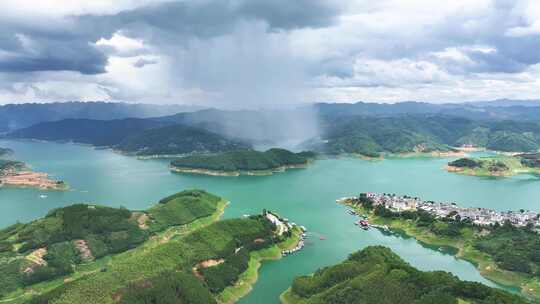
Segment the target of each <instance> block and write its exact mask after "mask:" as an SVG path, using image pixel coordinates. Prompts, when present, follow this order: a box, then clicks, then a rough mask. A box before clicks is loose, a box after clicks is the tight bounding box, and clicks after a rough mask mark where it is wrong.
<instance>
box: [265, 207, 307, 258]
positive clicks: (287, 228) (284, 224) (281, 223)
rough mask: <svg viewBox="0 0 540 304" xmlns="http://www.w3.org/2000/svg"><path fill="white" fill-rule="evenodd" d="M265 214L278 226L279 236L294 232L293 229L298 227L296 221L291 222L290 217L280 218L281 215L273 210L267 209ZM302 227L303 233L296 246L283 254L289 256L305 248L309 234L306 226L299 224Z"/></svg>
mask: <svg viewBox="0 0 540 304" xmlns="http://www.w3.org/2000/svg"><path fill="white" fill-rule="evenodd" d="M264 216H265V217H266V218H267V219H268V220H269V221H270V222H271V223H272V224H274V225H275V226H276V234H277V235H278V236H283V234H285V233H287V232H292V229H293V228H294V227H296V226H297V225H296V223H291V222H289V220H288V219H283V218H280V217H279V216H277V215H276V214H274V213H272V212H269V211H266V212H264ZM298 227H299V228H300V230H301V231H302V234H301V235H300V239H299V241H298V243H297V244H296V246H295V247H294V248H292V249H289V250H283V251H282V252H281V254H282V255H283V256H287V255H289V254H293V253H295V252H297V251H300V250H302V249H303V248H304V246H305V239H306V238H307V234H306V231H307V229H306V227H304V226H298Z"/></svg>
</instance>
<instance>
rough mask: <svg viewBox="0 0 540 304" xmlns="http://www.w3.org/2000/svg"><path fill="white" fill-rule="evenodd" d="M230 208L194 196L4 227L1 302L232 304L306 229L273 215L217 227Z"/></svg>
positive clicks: (82, 210) (59, 212) (90, 208)
mask: <svg viewBox="0 0 540 304" xmlns="http://www.w3.org/2000/svg"><path fill="white" fill-rule="evenodd" d="M226 205H227V202H226V201H225V200H223V199H222V198H220V197H218V196H215V195H213V194H210V193H208V192H205V191H203V190H186V191H182V192H179V193H177V194H174V195H171V196H169V197H166V198H164V199H162V200H160V201H159V202H158V203H157V204H156V205H154V206H152V207H150V208H149V209H147V210H141V211H132V210H127V209H125V208H111V207H105V206H99V205H88V204H76V205H72V206H68V207H64V208H58V209H55V210H52V211H51V212H49V213H48V214H47V216H45V217H44V218H42V219H38V220H36V221H33V222H31V223H28V224H15V225H13V226H10V227H8V228H6V229H3V230H0V271H2V276H1V277H0V286H2V288H1V290H0V302H2V303H12V304H15V303H59V304H61V303H69V304H77V303H110V304H113V303H124V304H128V303H129V304H139V303H141V304H142V303H162V300H163V299H167V300H174V301H176V302H181V303H217V302H219V303H229V302H233V301H235V300H236V299H238V298H240V297H241V296H243V295H245V294H246V293H247V292H249V290H250V286H251V285H252V284H253V283H254V282H255V280H256V275H257V269H258V267H259V266H260V263H261V261H263V260H265V259H278V258H281V257H282V254H281V252H282V251H286V250H290V249H292V248H295V247H296V246H297V244H298V243H299V242H300V240H301V234H302V230H301V229H300V228H299V227H298V226H296V225H294V224H292V223H288V222H287V221H286V220H284V219H282V218H281V217H279V216H278V215H276V214H274V213H271V212H268V211H263V213H262V214H259V215H252V216H247V217H245V218H242V219H229V220H222V221H218V219H219V217H220V216H221V214H222V213H223V211H224V208H225V207H226Z"/></svg>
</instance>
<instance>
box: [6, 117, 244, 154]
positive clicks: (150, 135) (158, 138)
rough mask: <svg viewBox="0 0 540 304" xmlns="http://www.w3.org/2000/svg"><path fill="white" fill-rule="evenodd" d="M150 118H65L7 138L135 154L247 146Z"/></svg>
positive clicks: (199, 130) (15, 132) (219, 136)
mask: <svg viewBox="0 0 540 304" xmlns="http://www.w3.org/2000/svg"><path fill="white" fill-rule="evenodd" d="M169 124H170V123H169V122H163V121H159V120H154V119H140V118H127V119H117V120H93V119H66V120H61V121H56V122H45V123H40V124H37V125H35V126H32V127H29V128H25V129H20V130H16V131H14V132H11V133H9V134H8V135H7V137H9V138H27V139H38V140H50V141H70V142H76V143H83V144H91V145H95V146H106V147H113V148H116V149H118V150H121V151H123V152H127V153H133V154H137V155H157V154H161V155H163V154H186V153H194V152H212V153H216V152H223V151H231V150H237V149H246V148H249V147H250V146H249V145H247V144H245V143H242V142H240V141H237V140H232V139H229V138H226V137H225V136H222V135H218V134H215V133H211V132H209V131H206V130H203V129H198V128H194V127H189V126H184V125H169Z"/></svg>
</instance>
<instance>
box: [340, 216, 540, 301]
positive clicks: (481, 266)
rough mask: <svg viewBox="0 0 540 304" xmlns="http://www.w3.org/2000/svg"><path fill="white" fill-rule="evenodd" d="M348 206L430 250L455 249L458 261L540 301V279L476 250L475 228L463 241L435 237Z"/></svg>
mask: <svg viewBox="0 0 540 304" xmlns="http://www.w3.org/2000/svg"><path fill="white" fill-rule="evenodd" d="M348 206H349V207H351V208H353V209H355V210H356V211H357V212H358V213H359V214H368V215H369V221H370V223H372V224H378V225H387V226H388V227H389V228H390V229H391V230H392V231H396V232H398V233H403V234H405V235H407V236H410V237H413V238H415V239H416V240H418V241H419V242H421V243H423V244H425V245H427V246H430V247H449V248H451V249H454V250H455V251H456V253H455V256H456V257H457V258H460V259H463V260H466V261H468V262H471V263H472V264H474V265H475V266H476V268H477V269H478V271H479V272H480V274H481V275H482V276H483V277H485V278H487V279H488V280H490V281H493V282H495V283H497V284H500V285H504V286H509V287H514V288H518V289H521V290H522V294H523V295H524V296H526V297H528V298H530V299H533V300H535V301H540V283H539V282H540V281H539V280H538V278H536V279H535V278H533V277H531V276H529V275H527V274H523V273H518V272H512V271H507V270H503V269H500V268H499V267H498V266H497V264H496V263H495V262H494V261H493V259H492V258H491V257H490V256H489V255H488V254H486V253H483V252H481V251H479V250H478V249H476V248H474V246H473V243H474V240H475V237H476V235H475V231H474V230H473V229H472V228H463V229H462V230H461V237H443V236H438V235H435V234H434V233H432V232H431V231H430V230H429V228H426V227H418V226H417V225H415V223H414V222H413V221H412V220H403V219H388V218H382V217H379V216H376V215H374V214H373V212H368V211H367V210H365V209H364V208H362V207H360V206H351V205H348Z"/></svg>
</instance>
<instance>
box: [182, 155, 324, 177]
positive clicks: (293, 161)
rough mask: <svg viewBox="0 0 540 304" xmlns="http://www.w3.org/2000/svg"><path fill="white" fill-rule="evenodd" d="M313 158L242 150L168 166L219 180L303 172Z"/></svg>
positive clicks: (193, 157)
mask: <svg viewBox="0 0 540 304" xmlns="http://www.w3.org/2000/svg"><path fill="white" fill-rule="evenodd" d="M314 158H315V154H314V153H312V152H300V153H293V152H291V151H288V150H285V149H270V150H267V151H265V152H260V151H254V150H242V151H234V152H225V153H220V154H214V155H192V156H187V157H183V158H179V159H176V160H174V161H172V162H171V170H172V171H173V172H179V173H195V174H207V175H219V176H239V175H271V174H273V173H274V172H281V171H285V170H287V169H292V168H305V167H306V166H307V165H308V164H309V162H310V161H311V160H312V159H314Z"/></svg>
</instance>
